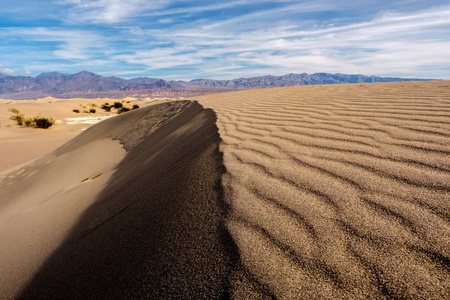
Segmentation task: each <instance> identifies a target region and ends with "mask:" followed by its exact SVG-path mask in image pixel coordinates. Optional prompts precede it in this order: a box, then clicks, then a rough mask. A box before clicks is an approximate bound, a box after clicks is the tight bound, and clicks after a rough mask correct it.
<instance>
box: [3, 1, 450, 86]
mask: <svg viewBox="0 0 450 300" xmlns="http://www.w3.org/2000/svg"><path fill="white" fill-rule="evenodd" d="M20 1H28V0H20ZM53 3H56V4H57V5H55V8H53V10H58V9H59V12H60V13H59V14H58V15H59V16H60V17H59V18H60V25H59V26H55V25H54V22H53V21H52V22H51V26H46V25H45V24H44V25H43V24H42V22H43V21H42V20H40V19H39V21H36V24H39V26H29V25H28V26H7V27H4V28H2V30H0V38H1V39H2V42H3V45H1V44H0V57H2V59H3V62H5V63H7V64H8V66H9V68H10V69H14V70H30V71H32V72H33V73H34V72H38V71H39V68H40V67H45V66H49V67H54V68H56V69H57V70H67V71H70V70H74V71H79V70H80V69H89V70H92V71H95V72H99V73H102V74H105V75H114V74H124V75H126V76H136V75H139V76H152V77H163V78H168V79H171V78H173V79H179V78H183V79H192V78H195V77H209V78H211V77H215V78H230V77H239V76H253V75H264V74H268V73H271V74H275V75H276V74H285V73H289V72H294V73H301V72H308V73H314V72H333V73H334V72H340V73H362V74H367V75H381V76H405V77H430V78H449V79H450V73H449V72H450V71H449V69H450V66H449V62H450V52H449V51H448V50H447V49H450V37H449V36H448V31H449V30H450V5H448V4H447V3H446V2H445V1H440V0H439V1H428V2H426V3H425V2H424V1H416V0H408V1H406V0H399V1H388V0H381V1H372V0H369V1H367V2H365V4H364V5H354V1H339V2H337V1H331V0H316V1H312V0H305V1H296V0H278V1H274V0H271V1H270V0H262V1H258V2H255V1H253V0H232V1H227V2H224V1H215V0H212V1H210V2H208V4H204V3H203V2H202V1H194V0H178V1H177V0H156V1H146V0H130V1H127V2H124V1H119V0H89V1H88V0H55V2H53ZM406 4H408V5H406ZM8 7H9V8H8V10H9V11H12V8H11V5H9V6H8ZM8 16H9V15H8ZM1 17H2V12H0V18H1ZM8 49H11V51H8ZM12 49H14V50H12ZM14 51H15V52H14ZM19 56H21V57H19ZM23 57H26V59H25V60H24V59H23ZM30 58H33V59H30ZM46 70H48V69H46Z"/></svg>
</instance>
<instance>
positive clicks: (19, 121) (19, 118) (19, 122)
mask: <svg viewBox="0 0 450 300" xmlns="http://www.w3.org/2000/svg"><path fill="white" fill-rule="evenodd" d="M11 118H12V119H13V120H15V121H16V122H17V125H20V126H22V125H23V123H24V122H25V117H24V115H23V114H17V115H13V116H12V117H11Z"/></svg>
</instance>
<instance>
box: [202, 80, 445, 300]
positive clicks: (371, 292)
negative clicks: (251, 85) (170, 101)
mask: <svg viewBox="0 0 450 300" xmlns="http://www.w3.org/2000/svg"><path fill="white" fill-rule="evenodd" d="M449 87H450V86H449V85H448V82H427V83H395V84H369V85H367V84H363V85H340V86H311V87H291V88H281V89H270V90H255V91H244V92H233V93H227V94H220V95H211V96H204V97H200V98H199V101H200V103H202V104H203V105H204V106H207V107H211V108H213V109H214V110H215V111H216V113H217V115H218V121H217V123H218V127H219V132H220V135H221V138H222V140H223V142H222V146H221V150H222V151H223V153H224V163H225V166H226V168H227V173H226V174H225V175H224V179H223V182H224V184H225V190H226V191H227V199H228V201H229V203H230V206H231V208H232V213H231V214H230V215H229V217H228V221H227V224H228V229H229V231H230V232H231V234H232V236H233V238H234V240H235V242H236V243H237V245H238V247H239V251H240V255H241V260H242V263H243V265H244V266H245V269H246V271H245V272H243V273H242V274H241V279H237V280H236V284H235V295H240V296H239V297H241V296H243V295H245V293H246V292H248V293H250V292H249V291H248V287H247V286H246V284H245V282H247V281H253V282H256V283H257V284H256V285H257V286H259V291H257V294H259V297H264V296H272V297H276V298H282V299H294V298H296V299H298V298H347V299H350V298H390V297H394V298H402V299H403V298H405V299H407V298H423V299H445V298H446V299H448V297H450V261H449V257H450V224H449V221H450V159H449V157H450V156H449V154H450V88H449ZM242 278H244V279H242ZM245 278H247V279H245ZM252 293H255V291H252ZM253 296H255V295H254V294H252V297H253Z"/></svg>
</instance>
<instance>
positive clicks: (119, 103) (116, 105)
mask: <svg viewBox="0 0 450 300" xmlns="http://www.w3.org/2000/svg"><path fill="white" fill-rule="evenodd" d="M113 106H114V108H117V109H119V108H121V107H123V104H122V102H118V101H116V102H114V105H113Z"/></svg>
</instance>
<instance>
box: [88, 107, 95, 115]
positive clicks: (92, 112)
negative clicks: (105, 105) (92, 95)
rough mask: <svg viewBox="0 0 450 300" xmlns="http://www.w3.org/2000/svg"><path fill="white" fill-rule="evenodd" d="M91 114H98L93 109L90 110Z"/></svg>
mask: <svg viewBox="0 0 450 300" xmlns="http://www.w3.org/2000/svg"><path fill="white" fill-rule="evenodd" d="M89 112H90V113H91V114H95V113H96V112H97V110H95V108H91V109H90V110H89Z"/></svg>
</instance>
